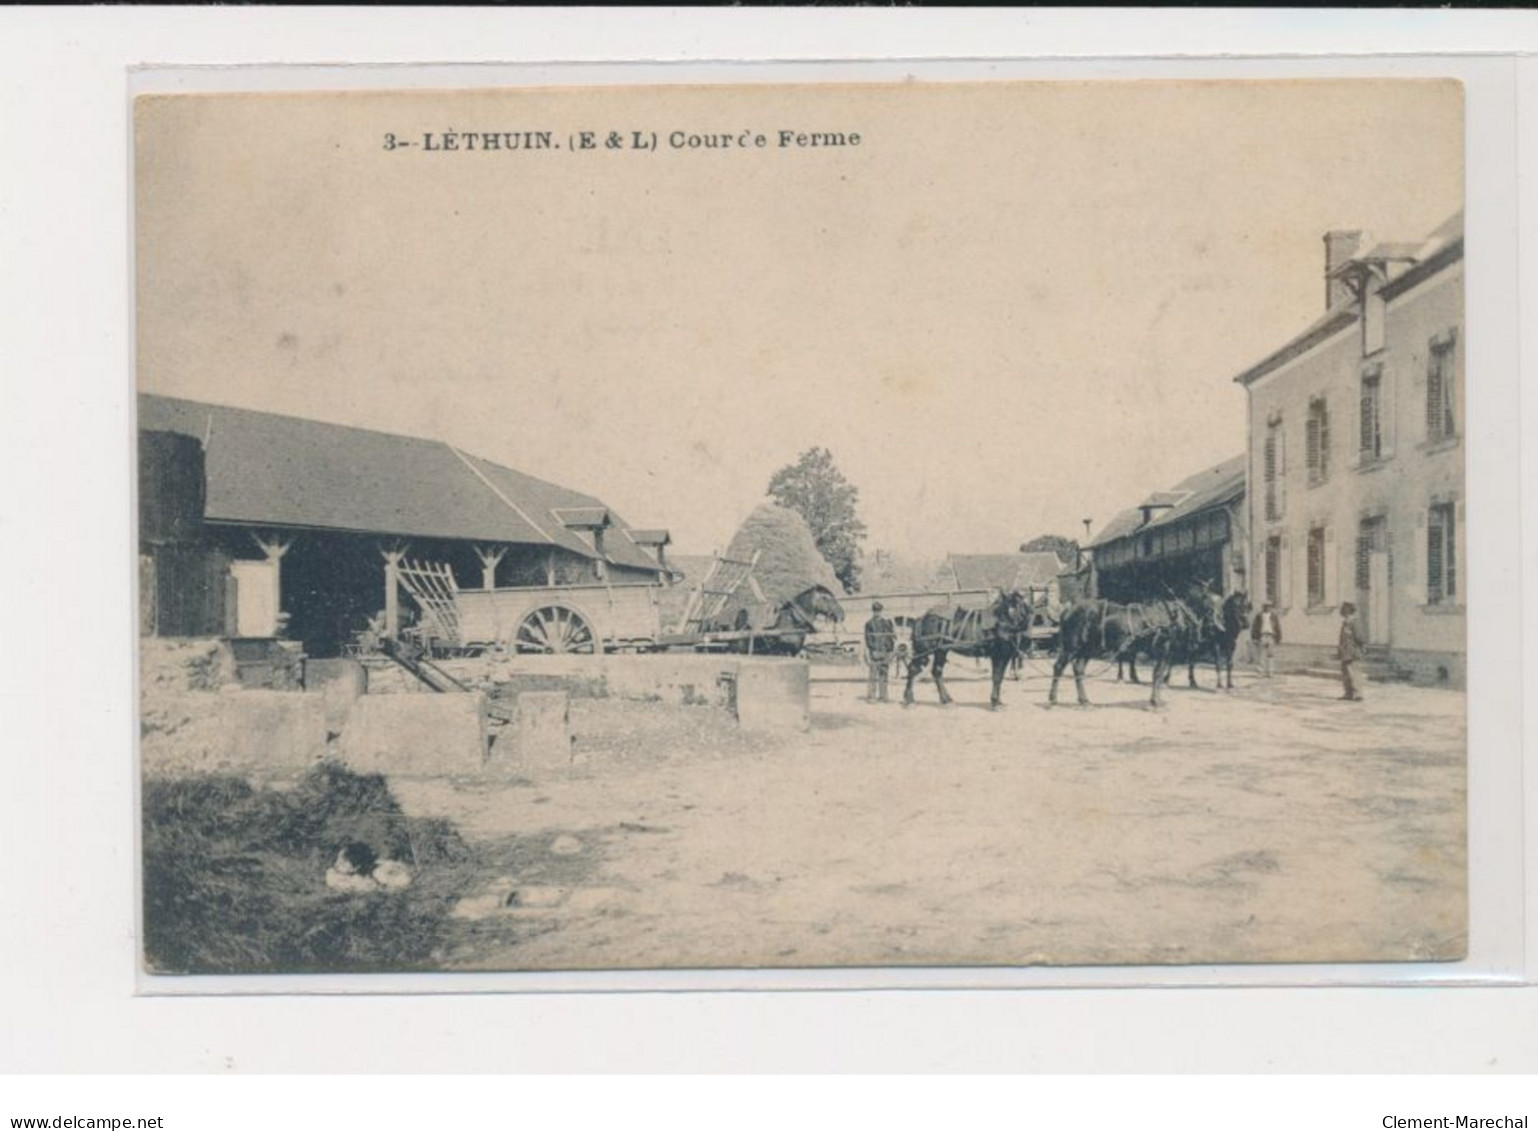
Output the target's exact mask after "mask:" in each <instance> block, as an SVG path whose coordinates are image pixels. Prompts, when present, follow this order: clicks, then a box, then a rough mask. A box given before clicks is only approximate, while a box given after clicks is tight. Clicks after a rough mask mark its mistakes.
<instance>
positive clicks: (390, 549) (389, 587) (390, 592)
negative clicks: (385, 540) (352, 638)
mask: <svg viewBox="0 0 1538 1131" xmlns="http://www.w3.org/2000/svg"><path fill="white" fill-rule="evenodd" d="M379 552H380V553H381V554H383V555H384V560H385V623H384V631H385V635H386V636H387V637H389V638H390V639H391V640H398V639H400V632H401V597H400V589H401V573H400V565H401V559H402V558H403V557H405V556H406V547H405V546H404V545H403V544H399V543H397V544H394V545H390V546H381V547H380V548H379Z"/></svg>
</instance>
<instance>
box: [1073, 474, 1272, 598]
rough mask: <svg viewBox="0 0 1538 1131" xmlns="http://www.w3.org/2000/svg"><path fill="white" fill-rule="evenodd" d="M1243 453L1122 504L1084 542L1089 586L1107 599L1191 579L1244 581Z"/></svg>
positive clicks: (1160, 590)
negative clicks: (1126, 505)
mask: <svg viewBox="0 0 1538 1131" xmlns="http://www.w3.org/2000/svg"><path fill="white" fill-rule="evenodd" d="M1247 462H1248V459H1247V457H1245V456H1243V455H1238V456H1234V457H1233V458H1232V459H1227V460H1224V461H1223V462H1222V463H1220V464H1218V465H1217V466H1215V467H1209V468H1206V469H1205V470H1202V471H1199V472H1197V473H1196V474H1195V475H1192V476H1190V477H1189V478H1186V479H1183V480H1181V481H1180V482H1179V483H1177V484H1175V485H1174V486H1173V487H1171V488H1170V489H1169V490H1166V491H1155V492H1154V493H1152V494H1151V495H1149V496H1148V497H1147V498H1146V499H1144V500H1143V501H1142V502H1141V503H1139V504H1138V505H1137V506H1135V507H1131V508H1129V509H1127V510H1125V511H1122V512H1121V513H1120V514H1118V515H1117V516H1116V517H1115V518H1114V519H1112V520H1111V521H1110V522H1109V523H1108V524H1107V525H1106V526H1105V528H1104V529H1103V530H1101V531H1100V533H1099V534H1097V535H1095V537H1094V538H1093V539H1091V541H1090V543H1089V545H1088V546H1087V547H1086V549H1087V550H1088V551H1089V555H1090V568H1091V581H1090V585H1091V588H1092V589H1093V591H1094V593H1095V594H1096V595H1097V596H1099V597H1104V598H1107V599H1108V600H1112V601H1124V602H1132V601H1151V600H1157V599H1159V598H1161V597H1168V596H1170V595H1171V594H1175V595H1183V594H1184V593H1185V592H1186V590H1187V589H1188V588H1189V587H1190V586H1191V584H1192V583H1193V582H1205V583H1206V584H1208V585H1209V586H1211V587H1212V588H1213V589H1215V590H1217V591H1218V592H1221V593H1225V594H1227V593H1234V592H1238V591H1243V590H1244V589H1245V573H1246V569H1245V552H1244V551H1245V546H1246V544H1247V540H1246V538H1245V535H1244V531H1245V529H1246V525H1245V507H1244V499H1245V489H1244V483H1245V466H1246V464H1247Z"/></svg>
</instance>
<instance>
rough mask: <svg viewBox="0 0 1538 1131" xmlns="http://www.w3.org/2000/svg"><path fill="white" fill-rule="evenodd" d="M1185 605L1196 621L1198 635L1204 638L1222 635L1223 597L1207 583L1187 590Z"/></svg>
mask: <svg viewBox="0 0 1538 1131" xmlns="http://www.w3.org/2000/svg"><path fill="white" fill-rule="evenodd" d="M1183 604H1184V605H1185V606H1186V608H1187V610H1188V611H1189V612H1190V614H1191V616H1192V617H1193V618H1194V619H1195V621H1196V630H1197V634H1198V635H1199V636H1201V637H1203V638H1211V637H1215V636H1217V635H1219V634H1221V633H1222V631H1223V624H1224V601H1223V595H1222V594H1221V593H1219V592H1217V590H1215V589H1214V588H1213V587H1212V586H1211V584H1209V583H1208V582H1206V581H1197V582H1194V583H1193V584H1192V585H1191V586H1190V587H1189V588H1188V589H1187V590H1186V595H1185V597H1184V599H1183Z"/></svg>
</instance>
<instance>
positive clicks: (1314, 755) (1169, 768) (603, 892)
mask: <svg viewBox="0 0 1538 1131" xmlns="http://www.w3.org/2000/svg"><path fill="white" fill-rule="evenodd" d="M956 674H957V675H958V676H960V675H964V674H965V673H964V672H962V671H961V670H958V671H957V672H956ZM1207 678H1208V679H1209V681H1210V673H1209V675H1208V677H1207ZM1176 680H1177V684H1178V683H1179V682H1182V681H1183V676H1177V677H1176ZM1241 682H1242V683H1244V684H1245V685H1246V686H1244V687H1241V688H1240V689H1238V690H1236V691H1234V692H1223V693H1218V692H1213V691H1210V690H1209V691H1186V690H1182V689H1181V688H1179V687H1178V686H1176V687H1175V688H1173V689H1172V690H1171V692H1170V694H1169V696H1168V698H1169V706H1168V707H1167V708H1166V709H1165V710H1164V711H1162V712H1160V713H1153V712H1150V711H1147V710H1145V709H1144V697H1145V696H1144V692H1143V691H1142V690H1141V689H1138V688H1131V687H1125V686H1122V685H1117V684H1115V683H1113V682H1111V681H1109V680H1108V679H1104V678H1102V679H1100V680H1096V681H1092V682H1091V684H1090V695H1091V697H1092V698H1093V699H1094V700H1095V702H1096V703H1097V706H1095V707H1094V708H1092V709H1087V710H1081V709H1079V708H1076V707H1059V708H1056V709H1052V710H1048V709H1046V708H1045V707H1044V706H1043V701H1044V699H1045V684H1044V683H1043V682H1041V681H1040V679H1039V674H1038V673H1032V672H1028V673H1027V679H1026V681H1025V682H1023V683H1009V684H1006V686H1005V700H1006V703H1007V704H1008V706H1007V709H1005V710H1004V711H1001V712H998V713H993V712H989V711H988V710H986V709H985V706H984V705H985V703H986V700H987V685H986V683H983V682H973V681H965V680H961V681H957V682H955V683H954V684H953V685H952V691H953V694H954V695H955V696H956V700H957V703H956V705H955V706H954V707H951V708H948V709H942V708H940V707H939V706H937V705H936V704H935V703H934V693H933V688H932V687H925V688H923V689H921V690H922V697H923V699H924V700H925V701H924V702H921V703H920V704H919V705H918V706H915V707H913V708H911V709H908V710H904V709H902V708H900V707H898V706H896V705H886V706H872V705H867V704H865V703H863V702H861V701H859V698H858V697H859V696H860V695H862V694H863V687H861V686H860V685H857V684H855V683H829V684H814V698H813V708H814V727H813V730H812V732H811V733H810V734H808V735H805V736H800V737H798V738H796V739H794V740H791V741H789V742H786V743H784V744H781V745H770V746H765V745H763V744H759V745H757V746H755V745H753V744H748V743H739V744H737V745H736V746H735V747H727V746H725V745H723V748H721V749H711V750H708V751H706V752H701V750H700V749H698V748H697V747H696V748H695V749H694V750H692V751H691V752H687V753H680V752H669V751H667V750H650V751H642V750H639V749H636V750H631V751H628V752H625V755H624V756H623V757H622V756H619V755H618V753H616V755H615V756H613V757H609V756H607V755H605V754H604V753H603V751H601V750H600V751H598V752H596V753H593V754H590V755H589V756H588V758H587V759H586V760H585V761H584V763H582V764H579V766H578V767H577V768H576V769H575V770H574V771H573V772H572V773H571V774H570V775H561V776H560V777H558V778H553V779H550V780H543V781H539V782H537V783H533V782H528V783H517V784H514V785H512V786H506V787H498V788H495V789H477V790H474V791H471V790H467V789H457V788H455V787H453V786H450V785H446V784H437V783H416V784H409V783H401V785H400V786H399V792H400V794H401V796H402V798H403V800H404V801H405V802H406V803H407V805H408V808H411V809H414V810H415V811H418V812H422V813H430V814H432V815H441V816H447V817H451V818H452V819H453V820H455V821H456V822H457V823H458V824H459V825H460V828H461V830H462V831H463V832H464V833H465V834H466V835H467V836H470V837H472V838H475V839H477V840H479V841H481V842H483V843H489V844H492V845H494V846H495V847H496V850H497V851H498V852H499V853H500V862H499V869H498V870H497V871H496V872H495V873H494V874H492V875H488V877H487V887H486V889H485V896H484V898H482V899H481V901H480V903H479V904H477V903H476V902H475V901H474V900H472V901H468V902H467V904H466V905H465V917H464V919H463V920H462V923H461V925H462V928H463V932H462V937H461V938H460V939H459V941H458V943H457V945H456V947H455V950H454V952H453V953H452V954H451V955H449V956H448V961H449V964H450V965H452V966H453V967H455V968H462V969H468V968H478V969H504V970H508V969H525V970H530V969H540V970H551V969H595V968H656V967H720V966H728V967H731V966H737V967H752V966H801V967H806V966H824V965H851V964H853V965H876V966H883V965H886V966H889V965H907V964H924V965H933V964H940V965H965V964H988V965H998V964H1003V965H1023V964H1036V963H1049V964H1097V963H1149V962H1200V963H1211V962H1269V961H1353V960H1370V959H1401V960H1405V959H1421V960H1424V959H1433V958H1453V957H1457V956H1459V955H1460V954H1461V952H1462V950H1463V948H1464V937H1465V926H1464V905H1465V851H1464V840H1465V837H1464V830H1465V818H1464V813H1465V790H1464V777H1465V760H1464V745H1465V743H1464V700H1463V697H1462V696H1461V695H1459V694H1457V693H1453V692H1446V691H1430V690H1424V689H1414V688H1408V687H1399V686H1377V685H1375V686H1373V687H1372V688H1370V691H1371V695H1370V698H1369V701H1368V702H1367V703H1365V704H1352V703H1343V702H1339V701H1338V700H1337V699H1336V698H1335V697H1336V696H1337V695H1338V694H1339V688H1338V686H1337V685H1334V684H1331V683H1329V682H1328V681H1323V680H1317V679H1310V678H1307V677H1301V676H1299V677H1281V678H1278V679H1276V680H1273V681H1268V682H1261V681H1258V680H1256V679H1255V678H1254V677H1252V676H1248V675H1245V676H1241ZM1067 690H1068V694H1067V698H1068V699H1070V700H1071V699H1072V689H1071V687H1069V688H1068V689H1067ZM618 750H619V748H618V747H616V752H617V751H618ZM510 891H517V892H518V895H517V896H515V897H513V904H514V905H513V906H511V907H506V906H504V905H505V904H506V903H507V898H506V896H507V893H508V892H510Z"/></svg>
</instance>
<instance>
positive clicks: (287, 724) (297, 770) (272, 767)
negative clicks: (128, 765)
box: [140, 690, 326, 778]
mask: <svg viewBox="0 0 1538 1131" xmlns="http://www.w3.org/2000/svg"><path fill="white" fill-rule="evenodd" d="M140 735H141V738H140V756H141V760H142V766H143V769H144V772H145V773H146V774H152V775H153V774H186V773H214V772H233V773H245V774H248V775H250V776H253V777H257V778H262V777H288V776H294V775H298V774H302V773H304V772H305V771H306V770H308V769H310V768H311V767H312V766H314V765H315V764H316V763H317V762H319V761H321V760H322V759H323V758H324V757H325V756H326V703H325V698H324V697H323V696H321V695H319V694H313V693H308V692H297V691H257V690H239V691H233V692H228V693H221V692H210V691H189V692H183V693H179V694H164V693H161V694H155V695H153V696H148V695H147V696H146V697H145V700H144V702H143V703H142V705H141V713H140Z"/></svg>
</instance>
